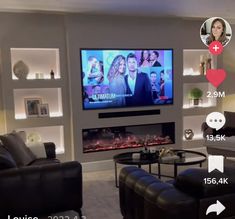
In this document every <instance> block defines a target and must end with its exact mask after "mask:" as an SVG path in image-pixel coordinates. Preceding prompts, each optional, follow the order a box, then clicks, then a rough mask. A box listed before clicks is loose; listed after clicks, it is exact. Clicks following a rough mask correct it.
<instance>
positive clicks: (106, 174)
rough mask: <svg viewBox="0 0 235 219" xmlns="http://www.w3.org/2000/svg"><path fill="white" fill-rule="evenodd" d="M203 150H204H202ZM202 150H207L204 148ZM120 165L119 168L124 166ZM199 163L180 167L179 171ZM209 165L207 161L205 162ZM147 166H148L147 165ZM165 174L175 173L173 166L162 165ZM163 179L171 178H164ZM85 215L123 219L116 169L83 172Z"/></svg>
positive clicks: (153, 166)
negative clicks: (116, 184) (116, 183)
mask: <svg viewBox="0 0 235 219" xmlns="http://www.w3.org/2000/svg"><path fill="white" fill-rule="evenodd" d="M202 150H203V151H202ZM202 150H200V151H201V152H205V151H204V149H202ZM122 167H123V166H122V165H119V170H120V169H121V168H122ZM191 167H199V165H193V166H186V167H179V172H181V171H183V170H184V169H188V168H191ZM203 167H205V168H206V167H207V162H204V163H203ZM146 168H147V167H146ZM152 171H153V172H156V173H157V166H156V165H152ZM162 173H163V174H164V175H173V166H169V165H162ZM162 180H163V181H166V180H170V178H162ZM83 182H84V184H83V203H84V204H83V208H82V212H83V215H85V216H86V218H87V219H89V218H107V219H122V215H121V213H120V208H119V191H118V189H117V188H116V187H115V181H114V170H113V169H112V170H105V171H96V172H85V173H83Z"/></svg>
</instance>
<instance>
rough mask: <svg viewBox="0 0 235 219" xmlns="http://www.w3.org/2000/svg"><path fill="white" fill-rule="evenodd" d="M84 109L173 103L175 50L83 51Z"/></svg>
mask: <svg viewBox="0 0 235 219" xmlns="http://www.w3.org/2000/svg"><path fill="white" fill-rule="evenodd" d="M80 56H81V69H82V72H81V76H82V88H83V94H82V97H83V109H105V108H121V107H138V106H153V105H166V104H173V50H172V49H81V52H80Z"/></svg>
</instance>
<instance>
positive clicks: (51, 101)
mask: <svg viewBox="0 0 235 219" xmlns="http://www.w3.org/2000/svg"><path fill="white" fill-rule="evenodd" d="M13 93H14V108H15V119H26V118H27V115H26V107H25V99H26V98H40V99H41V100H42V103H47V104H48V106H49V116H50V117H61V116H63V108H62V95H61V88H32V89H14V91H13Z"/></svg>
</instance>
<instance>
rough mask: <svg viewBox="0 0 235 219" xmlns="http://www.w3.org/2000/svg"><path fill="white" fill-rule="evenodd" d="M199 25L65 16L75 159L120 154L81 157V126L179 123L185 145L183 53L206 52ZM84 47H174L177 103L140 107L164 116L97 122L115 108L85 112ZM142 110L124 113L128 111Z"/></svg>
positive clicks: (109, 155) (109, 154) (108, 155)
mask: <svg viewBox="0 0 235 219" xmlns="http://www.w3.org/2000/svg"><path fill="white" fill-rule="evenodd" d="M201 23H202V22H200V21H188V20H182V19H169V18H168V19H167V18H139V17H118V16H81V15H79V16H78V15H68V16H66V22H65V24H66V28H67V42H68V51H69V52H68V56H69V57H68V60H69V63H68V64H69V67H70V69H69V70H70V76H71V78H70V83H71V86H70V87H71V94H72V109H73V113H72V115H73V119H72V120H73V134H74V143H75V157H76V159H78V160H81V161H92V160H101V159H111V158H112V155H113V154H115V153H120V152H121V151H120V150H119V151H109V152H99V153H92V154H83V153H82V136H81V130H82V128H94V127H109V126H119V125H135V124H152V123H161V122H172V121H173V122H175V123H176V144H175V146H177V147H181V146H182V139H181V138H182V137H181V136H182V74H183V73H182V54H183V52H182V51H183V49H200V48H205V46H204V45H202V43H201V40H200V37H199V29H200V26H201ZM80 48H173V49H174V82H175V87H174V97H175V99H174V105H171V106H159V107H156V106H155V107H148V108H141V109H143V110H145V109H156V108H158V109H160V110H161V115H155V116H139V117H129V118H111V119H98V113H99V112H115V111H120V109H118V110H115V109H110V110H88V111H83V110H82V103H81V81H80V79H81V77H80V75H81V71H80V60H79V50H80ZM137 109H138V110H139V108H131V109H123V111H130V110H137Z"/></svg>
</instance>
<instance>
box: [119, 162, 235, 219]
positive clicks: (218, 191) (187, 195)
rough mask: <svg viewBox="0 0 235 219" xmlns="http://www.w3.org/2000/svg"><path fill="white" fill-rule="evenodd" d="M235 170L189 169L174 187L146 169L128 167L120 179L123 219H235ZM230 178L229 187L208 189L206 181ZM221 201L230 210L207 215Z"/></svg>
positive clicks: (181, 174) (177, 180)
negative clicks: (210, 171)
mask: <svg viewBox="0 0 235 219" xmlns="http://www.w3.org/2000/svg"><path fill="white" fill-rule="evenodd" d="M234 173H235V167H226V168H225V172H224V173H223V174H222V173H219V172H214V171H213V172H212V173H210V174H208V172H207V170H206V169H200V168H198V169H196V168H195V169H188V170H186V171H184V172H182V173H180V174H179V175H178V177H177V178H176V180H175V181H174V183H166V182H162V181H160V180H158V179H157V178H156V177H154V176H152V175H150V174H149V173H147V172H146V171H144V170H143V169H139V168H137V167H133V166H130V167H124V168H123V169H122V170H121V172H120V175H119V196H120V209H121V213H122V215H123V219H208V218H209V219H212V218H214V219H217V218H218V219H222V218H223V219H232V218H233V219H234V218H235V174H234ZM206 177H211V178H213V177H215V178H216V179H220V178H221V177H225V178H227V177H228V178H229V184H228V185H205V184H204V178H206ZM217 200H219V201H220V202H221V203H222V204H223V205H224V206H225V207H226V209H225V210H224V211H223V212H222V213H221V214H220V215H218V216H217V215H216V213H210V214H208V215H206V210H207V208H208V207H209V206H210V205H211V204H214V203H216V201H217Z"/></svg>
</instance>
